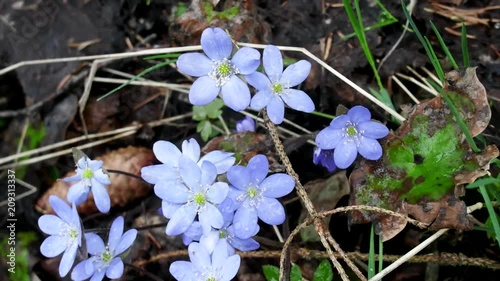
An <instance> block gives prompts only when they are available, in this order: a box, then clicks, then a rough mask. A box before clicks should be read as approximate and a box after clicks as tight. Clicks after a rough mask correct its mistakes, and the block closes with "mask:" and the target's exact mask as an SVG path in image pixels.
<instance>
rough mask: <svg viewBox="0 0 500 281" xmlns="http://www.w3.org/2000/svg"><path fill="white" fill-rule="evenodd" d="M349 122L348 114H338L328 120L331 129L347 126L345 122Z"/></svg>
mask: <svg viewBox="0 0 500 281" xmlns="http://www.w3.org/2000/svg"><path fill="white" fill-rule="evenodd" d="M348 122H351V121H350V119H349V116H347V115H340V116H337V117H335V119H333V120H332V122H330V128H332V129H343V128H345V127H346V126H347V123H348Z"/></svg>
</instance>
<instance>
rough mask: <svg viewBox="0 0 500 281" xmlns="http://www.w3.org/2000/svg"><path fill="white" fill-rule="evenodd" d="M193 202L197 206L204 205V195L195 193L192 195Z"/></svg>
mask: <svg viewBox="0 0 500 281" xmlns="http://www.w3.org/2000/svg"><path fill="white" fill-rule="evenodd" d="M193 201H194V202H195V203H196V204H198V205H203V204H205V195H203V194H201V193H197V194H195V195H194V197H193Z"/></svg>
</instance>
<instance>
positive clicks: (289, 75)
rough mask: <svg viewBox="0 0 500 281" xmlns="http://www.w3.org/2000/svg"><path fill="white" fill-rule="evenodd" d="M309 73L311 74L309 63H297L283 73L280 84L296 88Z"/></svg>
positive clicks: (302, 61) (303, 61)
mask: <svg viewBox="0 0 500 281" xmlns="http://www.w3.org/2000/svg"><path fill="white" fill-rule="evenodd" d="M309 72H311V63H310V62H308V61H306V60H301V61H298V62H296V63H294V64H292V65H290V66H288V67H287V68H286V69H285V71H283V75H281V79H280V83H283V84H287V85H288V86H289V87H294V86H297V85H299V84H300V83H302V82H304V80H306V78H307V76H309Z"/></svg>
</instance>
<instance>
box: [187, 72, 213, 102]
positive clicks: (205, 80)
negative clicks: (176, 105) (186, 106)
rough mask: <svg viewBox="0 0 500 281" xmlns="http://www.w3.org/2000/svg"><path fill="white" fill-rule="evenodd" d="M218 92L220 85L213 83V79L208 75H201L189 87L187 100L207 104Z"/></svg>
mask: <svg viewBox="0 0 500 281" xmlns="http://www.w3.org/2000/svg"><path fill="white" fill-rule="evenodd" d="M219 92H220V87H218V86H217V85H216V84H215V80H213V79H212V78H210V77H208V76H201V77H200V78H198V79H196V81H194V83H193V85H191V89H189V102H190V103H191V104H193V105H198V106H203V105H207V104H209V103H211V102H212V101H213V100H214V99H215V98H216V97H217V95H218V94H219Z"/></svg>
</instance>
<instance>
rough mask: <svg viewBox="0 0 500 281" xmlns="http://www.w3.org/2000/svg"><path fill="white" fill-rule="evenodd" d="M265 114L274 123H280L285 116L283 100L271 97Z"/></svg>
mask: <svg viewBox="0 0 500 281" xmlns="http://www.w3.org/2000/svg"><path fill="white" fill-rule="evenodd" d="M267 114H268V115H269V119H271V121H272V122H273V123H274V124H276V125H279V124H281V122H283V119H284V118H285V105H284V104H283V101H282V100H281V99H280V98H278V97H273V98H271V100H270V101H269V104H268V105H267Z"/></svg>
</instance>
